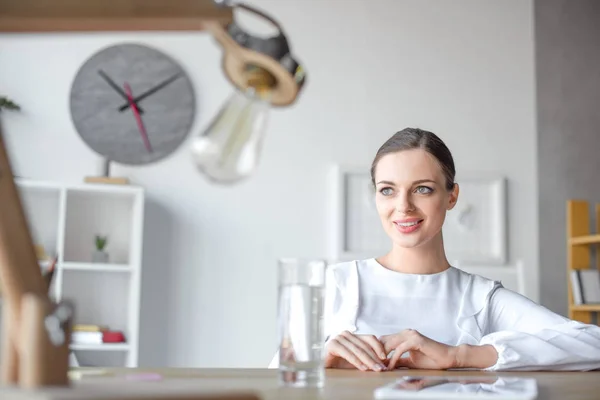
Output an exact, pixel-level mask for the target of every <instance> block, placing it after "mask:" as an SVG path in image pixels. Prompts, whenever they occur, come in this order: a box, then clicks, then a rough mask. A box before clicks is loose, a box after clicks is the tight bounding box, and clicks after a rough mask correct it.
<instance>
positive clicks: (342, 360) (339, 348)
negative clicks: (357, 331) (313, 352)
mask: <svg viewBox="0 0 600 400" xmlns="http://www.w3.org/2000/svg"><path fill="white" fill-rule="evenodd" d="M387 354H388V352H387V351H385V348H384V346H383V344H382V343H381V342H380V341H379V340H378V339H377V338H376V337H375V336H373V335H354V334H352V333H350V332H348V331H345V332H343V333H341V334H340V335H338V336H336V337H335V338H333V339H331V341H329V343H327V347H326V355H325V368H358V369H360V370H362V371H367V370H369V369H371V370H373V371H383V370H385V369H386V367H385V365H384V362H385V360H387Z"/></svg>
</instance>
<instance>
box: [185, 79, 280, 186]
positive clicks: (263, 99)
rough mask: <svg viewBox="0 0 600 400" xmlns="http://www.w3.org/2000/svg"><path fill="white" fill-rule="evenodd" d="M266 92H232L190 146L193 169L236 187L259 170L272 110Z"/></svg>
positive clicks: (215, 180) (255, 90)
mask: <svg viewBox="0 0 600 400" xmlns="http://www.w3.org/2000/svg"><path fill="white" fill-rule="evenodd" d="M268 93H269V92H268V90H263V89H262V88H260V87H256V86H249V88H248V90H247V91H246V92H241V91H237V90H236V91H235V92H234V93H233V94H232V95H231V96H230V98H229V99H228V100H227V101H226V103H225V105H224V106H223V107H222V108H221V110H220V111H219V113H218V114H217V116H216V117H215V118H214V120H213V121H212V122H211V123H210V124H209V126H208V127H207V128H206V130H205V131H204V132H202V134H200V135H198V136H197V137H196V138H194V140H193V142H192V157H193V160H194V163H195V164H196V167H197V168H198V169H199V170H200V171H201V172H202V173H204V174H205V175H206V176H207V177H208V179H210V180H211V181H213V182H217V183H236V182H239V181H241V180H243V179H245V178H247V177H249V176H250V175H251V174H252V173H253V172H254V171H255V170H256V168H257V167H258V164H259V158H260V153H261V148H262V142H263V138H264V135H265V130H266V126H267V119H268V114H269V111H270V109H271V104H270V102H269V94H268Z"/></svg>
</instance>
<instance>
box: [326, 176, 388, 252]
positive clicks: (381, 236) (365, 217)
mask: <svg viewBox="0 0 600 400" xmlns="http://www.w3.org/2000/svg"><path fill="white" fill-rule="evenodd" d="M332 180H333V185H332V187H333V204H332V208H333V212H332V215H333V217H334V221H333V224H332V225H333V227H334V232H333V240H332V252H331V253H332V258H334V259H336V260H339V261H348V260H360V259H365V258H371V257H377V256H380V255H382V254H385V253H387V252H388V251H389V250H390V246H391V241H390V239H389V237H388V236H387V235H386V233H385V231H384V230H383V226H382V225H381V221H380V219H379V215H378V214H377V209H376V207H375V188H374V187H373V184H372V183H371V176H370V167H368V166H350V165H335V166H333V168H332Z"/></svg>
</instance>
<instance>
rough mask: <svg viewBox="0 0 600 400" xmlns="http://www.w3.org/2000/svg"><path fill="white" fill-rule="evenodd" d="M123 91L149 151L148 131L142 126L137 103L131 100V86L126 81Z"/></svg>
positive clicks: (150, 147) (150, 148)
mask: <svg viewBox="0 0 600 400" xmlns="http://www.w3.org/2000/svg"><path fill="white" fill-rule="evenodd" d="M124 86H125V93H126V94H127V100H128V101H129V105H130V106H131V109H132V110H133V115H134V116H135V120H136V121H137V125H138V129H139V130H140V134H141V135H142V139H143V140H144V144H145V145H146V149H147V150H148V151H149V152H152V146H150V140H149V139H148V133H147V132H146V127H145V126H144V122H143V121H142V117H140V110H139V109H138V107H137V104H136V103H135V101H134V100H133V94H132V93H131V86H129V84H128V83H127V82H125V85H124Z"/></svg>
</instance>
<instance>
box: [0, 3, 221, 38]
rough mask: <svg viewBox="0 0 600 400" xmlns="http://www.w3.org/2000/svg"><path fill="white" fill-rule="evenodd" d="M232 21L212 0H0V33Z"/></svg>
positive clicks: (196, 26) (189, 26)
mask: <svg viewBox="0 0 600 400" xmlns="http://www.w3.org/2000/svg"><path fill="white" fill-rule="evenodd" d="M232 20H233V13H232V10H231V8H229V7H219V6H217V5H216V4H215V2H214V1H213V0H1V1H0V32H73V31H87V32H90V31H187V30H191V31H201V30H204V29H206V23H207V22H213V23H214V22H216V23H218V24H220V25H221V26H224V25H226V24H228V23H230V22H231V21H232Z"/></svg>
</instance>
